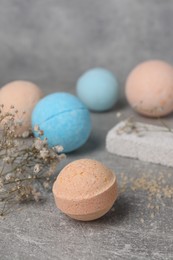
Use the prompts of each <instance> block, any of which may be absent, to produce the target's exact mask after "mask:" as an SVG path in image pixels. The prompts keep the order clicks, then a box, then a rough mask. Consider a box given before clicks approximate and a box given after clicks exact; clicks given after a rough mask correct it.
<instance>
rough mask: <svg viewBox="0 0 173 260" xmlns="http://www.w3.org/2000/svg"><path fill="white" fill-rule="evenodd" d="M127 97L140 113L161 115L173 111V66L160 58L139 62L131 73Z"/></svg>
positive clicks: (154, 115) (127, 84)
mask: <svg viewBox="0 0 173 260" xmlns="http://www.w3.org/2000/svg"><path fill="white" fill-rule="evenodd" d="M126 97H127V100H128V102H129V104H130V105H131V106H132V107H133V108H134V109H135V110H136V111H137V112H139V113H141V114H143V115H146V116H151V117H160V116H164V115H167V114H169V113H171V112H172V111H173V67H172V66H171V65H170V64H168V63H166V62H164V61H159V60H151V61H146V62H144V63H141V64H139V65H138V66H137V67H136V68H134V69H133V70H132V72H131V73H130V74H129V76H128V78H127V82H126Z"/></svg>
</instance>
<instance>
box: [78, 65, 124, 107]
mask: <svg viewBox="0 0 173 260" xmlns="http://www.w3.org/2000/svg"><path fill="white" fill-rule="evenodd" d="M76 91H77V95H78V97H79V98H80V99H81V100H82V101H83V103H84V104H85V105H86V106H87V107H88V108H89V109H91V110H93V111H106V110H108V109H110V108H112V107H113V106H114V105H115V103H116V102H117V100H118V98H119V87H118V82H117V80H116V78H115V77H114V75H113V74H112V73H111V72H110V71H108V70H106V69H103V68H94V69H91V70H88V71H87V72H85V73H84V74H83V75H82V76H81V77H80V78H79V80H78V82H77V86H76Z"/></svg>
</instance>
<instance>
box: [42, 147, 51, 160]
mask: <svg viewBox="0 0 173 260" xmlns="http://www.w3.org/2000/svg"><path fill="white" fill-rule="evenodd" d="M40 156H41V158H43V159H46V158H47V157H48V156H49V151H48V149H46V148H45V147H43V148H42V150H41V151H40Z"/></svg>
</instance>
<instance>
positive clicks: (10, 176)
mask: <svg viewBox="0 0 173 260" xmlns="http://www.w3.org/2000/svg"><path fill="white" fill-rule="evenodd" d="M12 177H14V176H13V174H12V173H8V174H7V175H6V176H5V179H6V181H10V180H11V178H12Z"/></svg>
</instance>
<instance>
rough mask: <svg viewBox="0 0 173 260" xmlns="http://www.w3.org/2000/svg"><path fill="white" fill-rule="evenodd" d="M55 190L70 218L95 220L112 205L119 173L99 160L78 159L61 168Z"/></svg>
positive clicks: (58, 204)
mask: <svg viewBox="0 0 173 260" xmlns="http://www.w3.org/2000/svg"><path fill="white" fill-rule="evenodd" d="M53 194H54V198H55V202H56V205H57V207H58V208H59V209H60V210H61V211H62V212H64V213H65V214H67V215H68V216H70V217H71V218H74V219H77V220H83V221H89V220H94V219H97V218H100V217H101V216H103V215H104V214H106V213H107V212H108V211H109V210H110V209H111V207H112V206H113V204H114V202H115V200H116V198H117V180H116V176H115V174H114V173H113V172H112V171H111V170H110V169H108V168H107V167H105V166H104V165H103V164H102V163H100V162H98V161H95V160H90V159H81V160H77V161H74V162H72V163H70V164H68V165H67V166H66V167H65V168H64V169H63V170H62V171H61V172H60V174H59V175H58V177H57V179H56V181H55V183H54V185H53Z"/></svg>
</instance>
